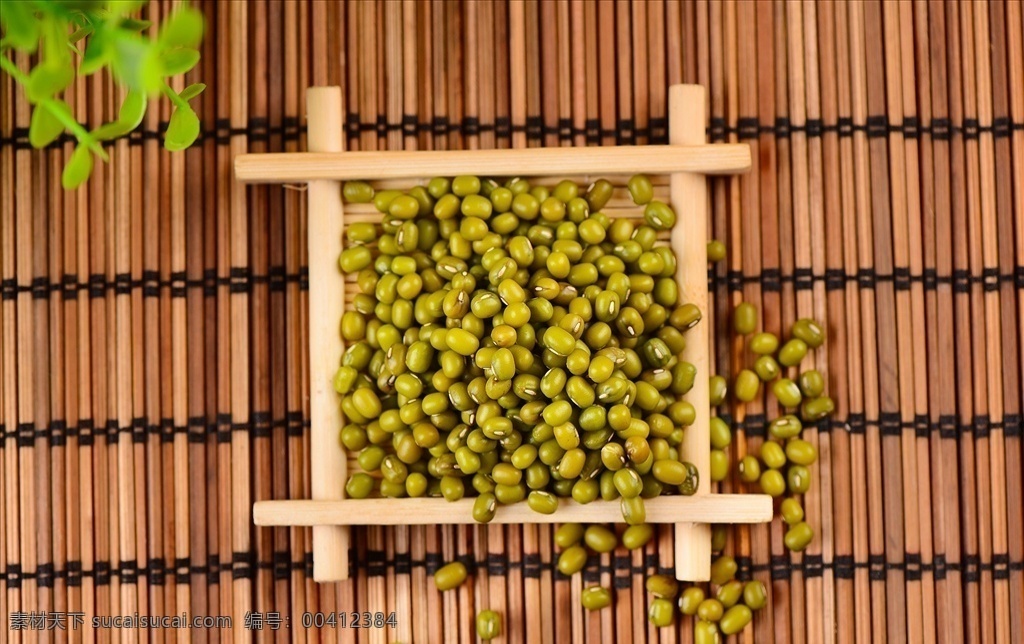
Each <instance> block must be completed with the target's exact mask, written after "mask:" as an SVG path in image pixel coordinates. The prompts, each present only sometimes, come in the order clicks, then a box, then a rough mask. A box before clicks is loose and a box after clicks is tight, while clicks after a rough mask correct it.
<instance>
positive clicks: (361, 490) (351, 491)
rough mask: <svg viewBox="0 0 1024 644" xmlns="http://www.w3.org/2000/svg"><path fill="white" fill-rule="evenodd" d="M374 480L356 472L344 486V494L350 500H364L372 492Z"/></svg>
mask: <svg viewBox="0 0 1024 644" xmlns="http://www.w3.org/2000/svg"><path fill="white" fill-rule="evenodd" d="M373 487H374V479H373V477H371V476H370V475H369V474H364V473H362V472H357V473H355V474H353V475H352V476H350V477H349V479H348V483H346V484H345V494H346V495H348V497H349V498H352V499H365V498H366V497H368V496H370V493H371V492H372V491H373Z"/></svg>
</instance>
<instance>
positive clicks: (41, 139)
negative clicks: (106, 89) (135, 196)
mask: <svg viewBox="0 0 1024 644" xmlns="http://www.w3.org/2000/svg"><path fill="white" fill-rule="evenodd" d="M145 4H146V0H22V1H19V2H5V3H3V10H2V11H0V28H2V30H3V35H2V37H0V69H3V71H4V72H6V73H7V74H9V75H10V76H11V78H13V79H14V80H15V81H16V82H17V83H18V84H19V85H21V87H22V88H23V90H24V91H25V96H26V98H27V99H28V101H29V103H30V104H31V105H32V118H31V121H30V123H29V131H28V139H29V143H30V144H31V145H32V146H33V147H36V148H42V147H45V146H47V145H49V144H50V143H52V142H53V141H55V140H57V138H58V137H59V136H60V135H61V134H63V133H64V132H70V133H71V134H72V135H73V136H74V137H75V139H76V140H77V141H78V144H77V146H76V147H75V150H74V152H72V154H71V156H70V158H69V159H68V162H67V164H66V165H65V166H64V173H63V175H62V177H61V183H62V184H63V185H64V188H65V189H69V190H70V189H73V188H77V187H78V186H80V185H81V184H82V183H84V182H85V181H86V180H87V179H88V178H89V175H90V174H92V168H93V155H96V156H98V157H100V158H101V159H103V160H104V161H106V160H107V153H106V151H105V150H104V149H103V146H102V142H103V141H110V140H112V139H117V138H120V137H123V136H125V135H127V134H128V133H129V132H131V131H132V130H134V129H135V128H137V127H138V126H139V124H140V123H141V122H142V117H143V116H144V115H145V113H146V107H147V104H148V102H149V101H150V100H151V99H153V98H156V97H159V96H160V95H161V94H163V95H164V96H166V97H167V98H168V100H170V102H171V104H172V105H173V112H172V113H171V119H170V122H169V123H168V127H167V132H166V133H165V135H164V147H165V148H167V149H168V150H172V151H177V150H184V149H185V148H187V147H189V146H190V145H192V144H193V143H194V142H195V140H196V139H197V138H198V137H199V117H198V116H196V113H195V110H193V109H192V107H191V106H190V105H189V101H190V100H192V99H194V98H195V97H197V96H199V94H201V93H202V92H203V90H204V89H206V85H204V84H202V83H195V84H193V85H189V86H188V87H186V88H185V89H183V90H182V91H181V92H176V91H174V90H173V89H172V88H171V86H170V84H169V83H168V79H169V78H170V77H172V76H178V75H180V74H184V73H186V72H188V71H189V70H191V69H192V68H193V67H195V66H196V63H198V62H199V49H198V47H199V44H200V42H201V41H202V39H203V28H204V20H203V14H202V13H201V12H200V11H199V10H197V9H194V8H192V7H189V6H182V7H179V8H178V9H176V10H175V11H173V12H171V13H170V14H168V15H167V16H166V18H165V19H164V20H163V22H162V24H160V25H158V27H157V31H156V37H155V38H153V37H150V36H149V35H147V34H146V32H147V31H148V30H149V29H150V28H151V27H152V26H153V25H152V23H150V22H149V21H147V20H141V19H139V18H137V17H133V15H137V14H138V12H139V11H140V10H141V9H142V8H143V7H144V6H145ZM11 52H22V53H25V54H37V55H36V56H35V57H34V58H33V60H34V61H35V66H34V67H32V68H31V69H30V70H28V71H25V70H22V69H21V68H20V67H18V65H17V64H16V63H15V62H14V60H13V59H12V57H11ZM104 69H106V70H108V72H109V73H110V75H111V77H112V78H113V79H114V80H115V81H116V82H117V83H118V84H119V85H121V86H122V87H123V88H124V89H125V91H124V99H123V100H122V102H121V108H120V110H119V111H118V116H117V120H115V121H111V122H109V123H104V124H102V125H100V126H98V127H96V128H95V129H93V130H89V129H87V128H86V127H85V126H84V125H82V124H81V123H80V122H79V121H78V119H77V118H76V117H75V115H74V113H73V111H72V109H71V107H70V106H69V105H68V104H67V102H66V101H64V99H63V98H61V95H62V94H63V93H64V91H65V90H66V89H67V88H68V87H70V86H71V85H72V83H74V82H75V79H76V78H77V77H79V76H88V75H90V74H94V73H96V72H99V71H101V70H104Z"/></svg>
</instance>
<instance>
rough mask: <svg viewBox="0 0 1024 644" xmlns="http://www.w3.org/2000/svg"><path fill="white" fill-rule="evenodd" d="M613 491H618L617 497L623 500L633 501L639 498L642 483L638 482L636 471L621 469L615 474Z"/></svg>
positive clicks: (638, 477)
mask: <svg viewBox="0 0 1024 644" xmlns="http://www.w3.org/2000/svg"><path fill="white" fill-rule="evenodd" d="M614 481H615V489H616V490H618V491H619V495H620V496H621V497H622V498H624V499H633V498H636V497H638V496H640V490H641V489H642V488H643V481H641V480H640V475H639V474H637V473H636V470H634V469H631V468H628V467H626V468H623V469H621V470H619V471H617V472H615V479H614Z"/></svg>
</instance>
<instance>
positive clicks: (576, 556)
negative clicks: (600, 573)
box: [558, 545, 587, 577]
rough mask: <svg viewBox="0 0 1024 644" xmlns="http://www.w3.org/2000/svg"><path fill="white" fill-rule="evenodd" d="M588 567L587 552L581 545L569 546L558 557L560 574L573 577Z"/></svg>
mask: <svg viewBox="0 0 1024 644" xmlns="http://www.w3.org/2000/svg"><path fill="white" fill-rule="evenodd" d="M585 565H587V551H586V550H585V549H584V548H583V546H580V545H574V546H569V547H568V548H566V549H565V550H563V551H562V554H560V555H558V572H560V573H562V574H563V575H565V576H566V577H571V576H572V575H575V574H576V573H578V572H579V571H581V570H583V566H585Z"/></svg>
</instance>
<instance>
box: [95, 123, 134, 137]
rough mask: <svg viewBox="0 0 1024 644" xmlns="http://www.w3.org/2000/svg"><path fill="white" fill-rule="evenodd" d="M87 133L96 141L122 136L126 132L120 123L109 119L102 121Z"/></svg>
mask: <svg viewBox="0 0 1024 644" xmlns="http://www.w3.org/2000/svg"><path fill="white" fill-rule="evenodd" d="M89 134H90V136H92V138H94V139H96V140H97V141H110V140H111V139H116V138H118V137H122V136H124V135H125V134H127V132H126V131H125V129H124V127H123V126H122V125H121V124H120V123H118V122H117V121H111V122H110V123H104V124H103V125H101V126H99V127H98V128H96V129H94V130H92V131H91V132H89Z"/></svg>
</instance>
